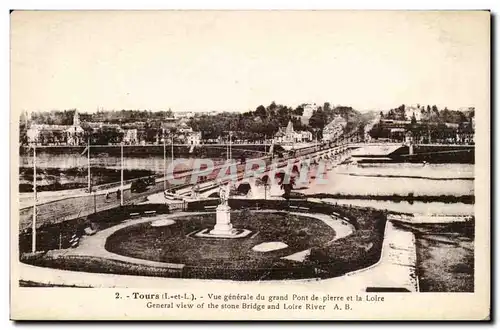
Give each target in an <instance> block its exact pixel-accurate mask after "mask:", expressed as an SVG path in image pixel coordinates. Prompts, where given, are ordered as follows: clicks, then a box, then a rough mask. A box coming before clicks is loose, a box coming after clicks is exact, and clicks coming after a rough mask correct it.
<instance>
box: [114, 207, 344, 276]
mask: <svg viewBox="0 0 500 330" xmlns="http://www.w3.org/2000/svg"><path fill="white" fill-rule="evenodd" d="M231 222H232V223H233V226H234V227H235V228H241V229H249V230H251V231H252V234H250V235H249V236H248V237H246V238H242V239H210V238H198V237H193V236H192V235H190V236H187V235H188V234H189V233H192V232H195V231H197V230H201V229H204V228H212V227H213V226H214V225H215V214H200V215H195V216H189V217H187V216H186V217H181V218H176V223H175V224H173V225H170V226H166V227H152V226H151V224H150V223H143V224H138V225H134V226H130V227H127V228H124V229H122V230H119V231H117V232H116V233H114V234H113V235H111V236H110V237H109V238H108V240H107V242H106V249H107V250H108V251H110V252H114V253H117V254H121V255H126V256H130V257H134V258H140V259H147V260H153V261H160V262H171V263H182V264H185V265H187V266H195V267H224V268H225V269H238V268H270V267H274V266H276V265H277V264H279V265H284V264H286V263H287V261H283V260H280V258H281V257H284V256H287V255H290V254H292V253H295V252H299V251H302V250H306V249H308V248H311V247H313V246H320V245H323V244H326V243H327V242H328V241H330V240H332V239H333V238H334V237H335V232H334V231H333V229H331V228H330V227H329V226H328V225H326V224H324V223H323V222H322V221H321V220H317V219H314V218H311V217H306V216H301V215H295V214H289V213H287V212H276V213H259V212H250V211H244V212H231ZM270 241H278V242H284V243H286V244H287V245H288V247H287V248H285V249H281V250H276V251H270V252H255V251H253V250H252V247H254V246H255V245H257V244H260V243H263V242H270Z"/></svg>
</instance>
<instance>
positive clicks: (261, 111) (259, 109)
mask: <svg viewBox="0 0 500 330" xmlns="http://www.w3.org/2000/svg"><path fill="white" fill-rule="evenodd" d="M255 115H256V116H259V117H260V118H262V119H265V118H267V112H266V108H265V107H264V106H263V105H259V106H258V107H257V109H255Z"/></svg>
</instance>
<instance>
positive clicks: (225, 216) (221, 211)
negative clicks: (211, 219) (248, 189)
mask: <svg viewBox="0 0 500 330" xmlns="http://www.w3.org/2000/svg"><path fill="white" fill-rule="evenodd" d="M215 210H216V223H215V227H214V229H212V230H211V231H210V234H211V235H234V229H233V225H232V224H231V214H230V213H229V211H231V208H230V207H229V206H228V205H219V206H217V208H216V209H215Z"/></svg>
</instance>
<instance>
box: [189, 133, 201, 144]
mask: <svg viewBox="0 0 500 330" xmlns="http://www.w3.org/2000/svg"><path fill="white" fill-rule="evenodd" d="M186 143H187V144H190V145H199V144H201V132H191V133H188V134H187V135H186Z"/></svg>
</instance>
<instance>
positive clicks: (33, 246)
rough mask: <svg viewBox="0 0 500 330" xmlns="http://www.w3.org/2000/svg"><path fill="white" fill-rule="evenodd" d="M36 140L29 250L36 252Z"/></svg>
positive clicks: (34, 146)
mask: <svg viewBox="0 0 500 330" xmlns="http://www.w3.org/2000/svg"><path fill="white" fill-rule="evenodd" d="M36 199H37V196H36V142H35V143H33V223H32V227H31V252H33V253H35V252H36Z"/></svg>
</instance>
